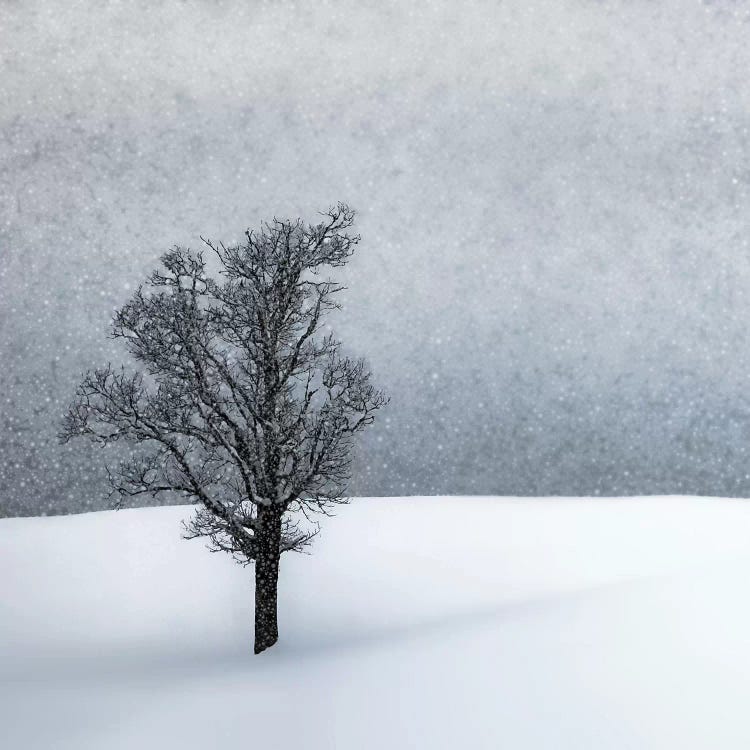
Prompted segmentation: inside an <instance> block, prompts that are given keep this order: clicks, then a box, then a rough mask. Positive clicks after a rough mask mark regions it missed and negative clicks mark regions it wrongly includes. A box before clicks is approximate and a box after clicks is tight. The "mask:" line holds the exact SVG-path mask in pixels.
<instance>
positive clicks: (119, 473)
mask: <svg viewBox="0 0 750 750" xmlns="http://www.w3.org/2000/svg"><path fill="white" fill-rule="evenodd" d="M322 216H323V219H324V220H323V221H322V222H321V223H319V224H315V225H308V224H305V223H304V222H302V221H301V220H297V221H287V220H284V221H281V220H278V219H274V220H273V221H272V222H270V223H266V224H264V225H263V226H262V227H261V228H260V229H259V230H258V231H250V230H249V231H248V232H247V233H246V236H245V240H244V241H243V242H242V243H240V244H238V245H236V246H231V247H226V246H224V245H223V244H219V245H215V244H213V243H211V242H210V241H208V240H204V242H205V244H206V245H207V247H208V248H210V250H211V251H212V252H213V253H214V254H215V256H216V257H217V259H218V261H219V262H220V266H221V270H220V276H219V277H218V280H217V279H214V278H212V277H211V276H210V275H209V274H208V273H207V267H206V262H205V261H204V256H203V254H202V253H201V252H192V251H190V250H186V249H182V248H175V249H174V250H172V251H170V252H168V253H166V254H165V255H164V256H163V257H162V259H161V261H162V268H161V269H160V270H158V271H155V272H154V273H153V274H152V275H151V276H150V277H149V279H148V281H147V282H146V284H145V285H144V286H142V287H140V288H139V289H138V291H137V292H136V293H135V295H134V296H133V298H132V299H131V300H130V302H128V303H127V304H126V305H125V306H124V307H123V308H122V309H121V310H119V311H117V312H116V313H115V316H114V319H113V323H112V333H113V336H114V337H116V338H121V339H123V340H124V341H125V344H126V346H127V348H128V350H129V351H130V353H131V354H132V355H133V357H134V358H135V359H136V360H137V361H138V362H139V363H140V364H141V365H142V370H138V371H135V372H126V371H125V370H124V369H115V368H113V367H112V366H111V365H108V366H107V367H105V368H103V369H98V370H95V371H92V372H89V373H88V374H87V375H86V376H85V378H84V379H83V382H82V383H81V385H80V386H79V388H78V390H77V393H76V398H75V401H74V403H73V405H72V406H71V408H70V411H69V413H68V414H67V415H66V417H65V420H64V424H63V429H62V433H61V438H62V439H63V440H64V441H67V440H69V439H71V438H73V437H79V436H84V437H87V438H89V439H91V440H94V441H96V442H99V443H101V444H108V443H112V442H115V441H128V442H130V443H134V444H137V446H138V447H137V449H136V450H135V451H134V452H133V453H132V454H131V455H130V456H129V458H127V459H126V460H124V461H122V462H121V463H120V464H119V465H118V466H116V467H115V468H114V469H109V470H108V471H109V476H110V481H111V483H112V488H113V493H114V494H115V495H116V496H117V497H118V502H119V503H122V502H123V501H124V500H125V499H127V498H128V497H132V496H136V495H141V494H144V493H146V494H150V495H153V496H158V495H160V494H161V493H174V492H178V493H183V495H184V496H186V497H187V498H190V499H191V500H192V501H193V502H195V503H197V505H198V508H197V509H196V513H195V516H194V518H193V519H192V521H190V522H189V523H187V524H186V536H187V537H188V538H193V537H207V538H208V540H209V547H210V548H211V549H212V550H215V551H218V550H221V551H224V552H228V553H229V554H231V555H232V556H233V557H234V558H235V559H236V560H237V561H238V562H240V563H242V564H244V565H246V564H248V563H250V562H251V561H254V562H255V653H259V652H261V651H263V650H264V649H266V648H268V647H269V646H272V645H273V644H274V643H275V642H276V641H277V639H278V625H277V588H278V573H279V558H280V555H281V553H282V552H285V551H288V550H299V549H302V548H303V547H305V546H306V545H307V544H308V543H309V541H310V539H311V537H312V535H313V534H314V531H311V530H309V526H308V525H306V528H303V527H302V526H301V525H300V524H299V523H297V521H296V520H295V519H298V518H299V515H300V512H301V513H302V514H303V515H304V516H305V517H307V512H308V511H325V509H326V508H328V507H330V505H331V504H333V503H338V502H344V501H345V496H344V493H345V491H346V482H347V479H348V477H349V468H350V458H351V450H352V447H353V438H354V436H355V434H356V433H357V432H358V431H360V430H362V429H363V428H364V427H366V426H367V425H369V424H370V423H371V422H372V421H373V418H374V414H375V412H376V411H377V410H378V409H379V408H381V407H382V406H384V405H385V403H386V401H387V399H386V397H385V396H384V395H383V393H382V392H381V391H378V390H376V389H375V388H374V387H373V385H371V383H370V374H369V372H368V370H367V368H366V366H365V364H364V362H363V361H362V360H352V359H349V358H347V357H345V356H342V354H341V353H340V345H339V343H338V342H337V341H336V340H334V338H333V337H332V336H331V335H330V334H328V335H321V327H322V324H323V320H324V316H325V314H326V313H327V312H329V311H330V310H332V309H333V308H338V307H339V305H338V304H337V303H336V301H335V295H336V294H337V292H339V291H341V290H342V288H343V287H341V286H340V285H338V284H337V283H336V282H334V281H332V280H330V279H323V278H321V276H320V274H321V271H323V269H325V268H326V267H337V266H342V265H344V264H345V263H346V262H347V260H348V259H349V257H350V256H351V254H352V253H353V251H354V248H355V246H356V244H357V243H358V242H359V236H358V235H352V234H349V233H348V232H347V230H349V229H350V228H351V226H352V224H353V221H354V212H353V211H351V210H350V209H349V208H348V207H347V206H346V205H344V204H338V206H336V207H335V208H331V209H330V210H329V211H328V212H326V213H324V214H322Z"/></svg>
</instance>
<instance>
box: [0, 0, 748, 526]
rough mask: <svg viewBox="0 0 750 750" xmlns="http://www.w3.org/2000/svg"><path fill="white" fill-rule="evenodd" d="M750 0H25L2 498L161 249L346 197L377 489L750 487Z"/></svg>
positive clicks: (41, 481)
mask: <svg viewBox="0 0 750 750" xmlns="http://www.w3.org/2000/svg"><path fill="white" fill-rule="evenodd" d="M749 35H750V7H748V5H747V4H745V3H741V2H729V1H724V2H722V1H719V2H710V3H709V2H684V1H683V0H680V1H679V2H678V1H676V0H675V1H670V0H665V1H664V2H659V3H651V2H644V1H638V0H635V1H633V0H629V1H628V2H606V1H602V2H594V1H584V0H572V1H571V2H560V1H559V0H543V1H540V2H536V3H534V4H533V6H530V5H528V4H527V3H522V2H512V3H499V2H462V3H457V2H448V1H444V0H437V1H436V2H430V3H424V4H419V5H418V6H417V5H414V4H412V3H410V2H407V0H398V1H395V2H388V1H385V2H381V1H378V2H374V1H373V2H346V1H344V2H330V3H328V2H320V0H318V2H315V3H312V2H310V3H307V2H298V3H290V2H283V1H282V0H278V1H275V2H271V1H269V2H221V1H220V0H218V1H216V2H207V1H206V2H177V1H176V0H169V1H168V2H161V3H159V2H140V3H139V2H129V3H124V2H110V3H101V4H100V3H78V2H58V1H57V0H51V1H50V0H45V2H33V1H31V0H30V1H29V2H10V1H8V0H3V1H2V2H0V129H1V132H0V515H14V514H37V513H64V512H71V511H80V510H89V509H96V508H105V507H108V500H107V492H108V489H107V486H106V483H105V482H104V470H103V461H104V458H105V455H103V453H102V451H101V450H98V449H94V448H91V447H90V446H88V445H86V444H84V443H81V444H76V443H72V444H70V445H68V446H59V445H58V444H57V440H56V434H57V432H58V430H59V420H60V418H61V416H62V414H63V413H64V411H65V409H66V407H67V405H68V403H69V402H70V400H71V399H72V396H73V392H74V389H75V387H76V385H77V383H78V381H79V379H80V376H81V374H82V373H83V372H84V371H85V370H87V369H88V368H91V367H95V366H98V365H102V364H105V363H106V362H107V361H109V360H112V361H113V362H116V363H119V362H121V361H123V360H124V357H123V352H122V351H121V350H120V349H118V348H117V347H116V346H115V344H114V342H112V341H111V340H109V339H107V333H108V326H109V320H110V317H111V314H112V310H113V309H114V308H115V307H117V306H120V305H122V304H123V303H124V302H125V301H126V300H127V299H128V297H129V295H130V294H131V293H132V291H133V290H134V289H135V287H136V286H137V285H138V283H139V282H141V281H142V280H143V279H144V276H145V275H146V274H147V273H148V272H149V271H150V270H152V269H153V268H154V267H155V266H156V264H157V262H158V258H159V256H160V255H161V254H162V253H163V252H164V251H165V250H167V249H169V248H170V247H172V246H173V245H175V244H180V245H184V246H189V247H193V248H198V247H199V245H200V239H199V235H201V234H202V235H203V236H207V237H210V238H212V239H213V240H217V241H219V240H221V241H224V242H227V243H229V242H231V241H233V240H238V239H240V238H241V237H242V234H243V232H244V230H245V229H246V228H248V227H252V226H256V225H257V224H258V223H259V222H260V221H261V220H265V219H270V218H271V217H272V216H274V215H276V216H279V217H297V216H301V217H303V218H304V219H306V220H310V221H314V220H315V219H316V212H317V211H319V210H323V209H325V208H327V207H328V206H329V205H330V204H333V203H335V202H337V201H339V200H342V201H346V202H348V203H350V204H351V205H352V206H353V207H354V208H355V209H357V211H358V215H359V220H358V225H357V230H358V231H359V232H360V233H361V235H362V238H363V241H362V243H361V245H360V247H359V249H358V251H357V253H356V255H355V256H354V258H353V259H352V260H351V262H350V265H349V266H348V267H347V268H346V269H344V272H343V273H342V274H341V276H342V277H343V281H344V282H345V283H346V284H347V286H348V290H347V292H346V293H345V296H344V298H343V299H342V302H343V305H344V308H343V310H342V311H340V312H339V313H337V314H336V315H335V316H334V317H333V318H332V320H331V323H332V325H333V328H334V331H335V332H336V334H337V335H338V337H339V338H341V339H342V340H343V342H344V344H345V347H346V349H347V350H348V351H349V352H350V353H353V354H361V355H364V356H366V357H367V359H368V361H369V363H370V366H371V368H372V370H373V373H374V377H375V380H376V382H377V383H378V385H380V386H382V387H383V388H384V389H385V390H386V391H387V392H388V393H389V394H390V396H391V404H390V406H389V408H388V409H387V410H386V411H385V412H384V413H383V415H382V416H381V418H380V419H379V421H377V422H376V424H375V425H374V426H373V427H372V428H371V429H370V431H369V432H368V433H367V434H365V435H364V437H363V439H362V441H361V443H360V450H359V453H358V457H357V460H356V463H355V467H354V476H353V481H352V484H351V488H350V489H351V492H352V494H366V495H376V494H379V495H402V494H449V493H450V494H455V493H461V494H464V493H465V494H511V495H547V494H564V495H619V494H649V493H698V494H709V495H739V496H746V495H748V494H750V465H748V440H749V439H750V402H749V400H748V397H747V394H748V393H749V392H750V391H749V389H748V385H749V384H750V382H749V381H750V369H749V368H748V364H750V357H749V356H748V355H749V353H750V341H749V340H748V334H747V323H748V321H750V295H748V290H750V259H749V255H748V237H749V232H748V230H749V229H750V212H749V211H748V209H749V208H750V202H749V200H748V199H749V196H750V187H749V186H750V160H749V159H748V156H749V155H750V150H749V147H750V132H749V130H748V128H749V127H750V76H748V71H750V46H749V45H748V44H747V39H748V36H749Z"/></svg>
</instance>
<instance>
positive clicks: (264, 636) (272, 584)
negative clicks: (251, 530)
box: [255, 506, 282, 654]
mask: <svg viewBox="0 0 750 750" xmlns="http://www.w3.org/2000/svg"><path fill="white" fill-rule="evenodd" d="M281 514H282V512H281V510H280V509H278V508H275V507H273V506H272V507H270V508H267V507H264V506H260V507H259V508H258V519H257V520H258V530H257V535H258V556H257V558H256V560H255V653H256V654H259V653H260V652H261V651H265V650H266V649H267V648H270V647H271V646H273V644H274V643H276V641H277V640H278V639H279V625H278V618H277V599H278V596H277V592H278V584H279V558H280V557H281V550H280V545H281Z"/></svg>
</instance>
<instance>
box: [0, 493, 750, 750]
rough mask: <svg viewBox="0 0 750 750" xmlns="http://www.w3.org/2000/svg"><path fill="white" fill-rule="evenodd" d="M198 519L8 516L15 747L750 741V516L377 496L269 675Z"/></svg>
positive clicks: (323, 558) (333, 550) (142, 514)
mask: <svg viewBox="0 0 750 750" xmlns="http://www.w3.org/2000/svg"><path fill="white" fill-rule="evenodd" d="M187 513H189V509H188V508H184V507H182V508H174V507H172V508H150V509H139V510H130V511H121V512H118V513H115V512H104V513H92V514H87V515H82V516H68V517H57V518H37V519H6V520H2V521H0V567H1V569H2V573H3V574H2V577H1V579H0V726H2V727H3V734H4V735H5V736H6V738H7V739H6V745H5V746H7V747H9V748H77V749H81V748H133V747H159V748H172V747H174V748H180V750H189V748H206V747H221V746H230V744H231V745H232V746H234V745H236V744H239V743H241V744H242V745H246V746H248V747H255V746H257V747H265V748H292V747H294V748H299V747H303V748H311V749H312V750H317V749H318V748H345V749H349V748H351V749H355V748H357V749H359V748H362V750H369V749H372V750H375V749H376V748H377V749H380V748H456V747H470V748H472V749H476V748H493V749H496V748H501V747H507V748H513V749H515V748H544V749H545V750H546V749H547V748H555V749H556V750H557V749H559V748H577V749H580V748H597V749H600V748H606V749H607V750H618V749H619V748H652V747H653V748H671V747H679V748H681V750H683V749H685V748H713V747H721V748H735V747H736V748H747V747H748V746H750V722H748V721H747V719H746V718H745V705H744V703H745V701H744V698H745V696H747V695H748V691H749V690H750V605H749V604H747V603H746V587H745V581H746V579H747V577H748V571H750V541H749V540H750V505H748V504H747V503H745V502H744V501H738V500H720V499H697V498H640V499H631V498H628V499H612V500H600V499H597V500H586V499H504V498H400V499H396V498H390V499H386V498H383V499H359V500H356V501H355V502H354V503H353V504H352V505H350V506H347V507H345V508H342V509H341V510H340V512H339V514H338V517H337V518H334V519H330V520H327V519H326V520H325V521H324V529H323V533H322V534H321V537H320V538H319V539H318V541H317V543H316V545H315V547H314V549H313V552H312V554H311V555H309V556H307V555H299V556H292V555H287V556H285V557H284V559H283V560H282V573H281V603H280V626H281V640H280V642H279V644H278V645H277V646H276V647H274V649H272V650H271V651H269V652H267V653H265V654H263V655H261V656H260V657H254V656H252V654H251V644H252V570H251V569H242V568H240V567H239V566H237V565H234V564H233V563H232V562H231V561H230V560H229V559H228V558H226V557H225V556H219V555H211V554H209V553H208V552H207V551H206V550H205V549H204V548H203V546H202V544H201V543H200V542H197V541H193V542H187V541H184V540H182V539H180V523H179V521H180V519H181V518H183V517H185V516H186V514H187Z"/></svg>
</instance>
